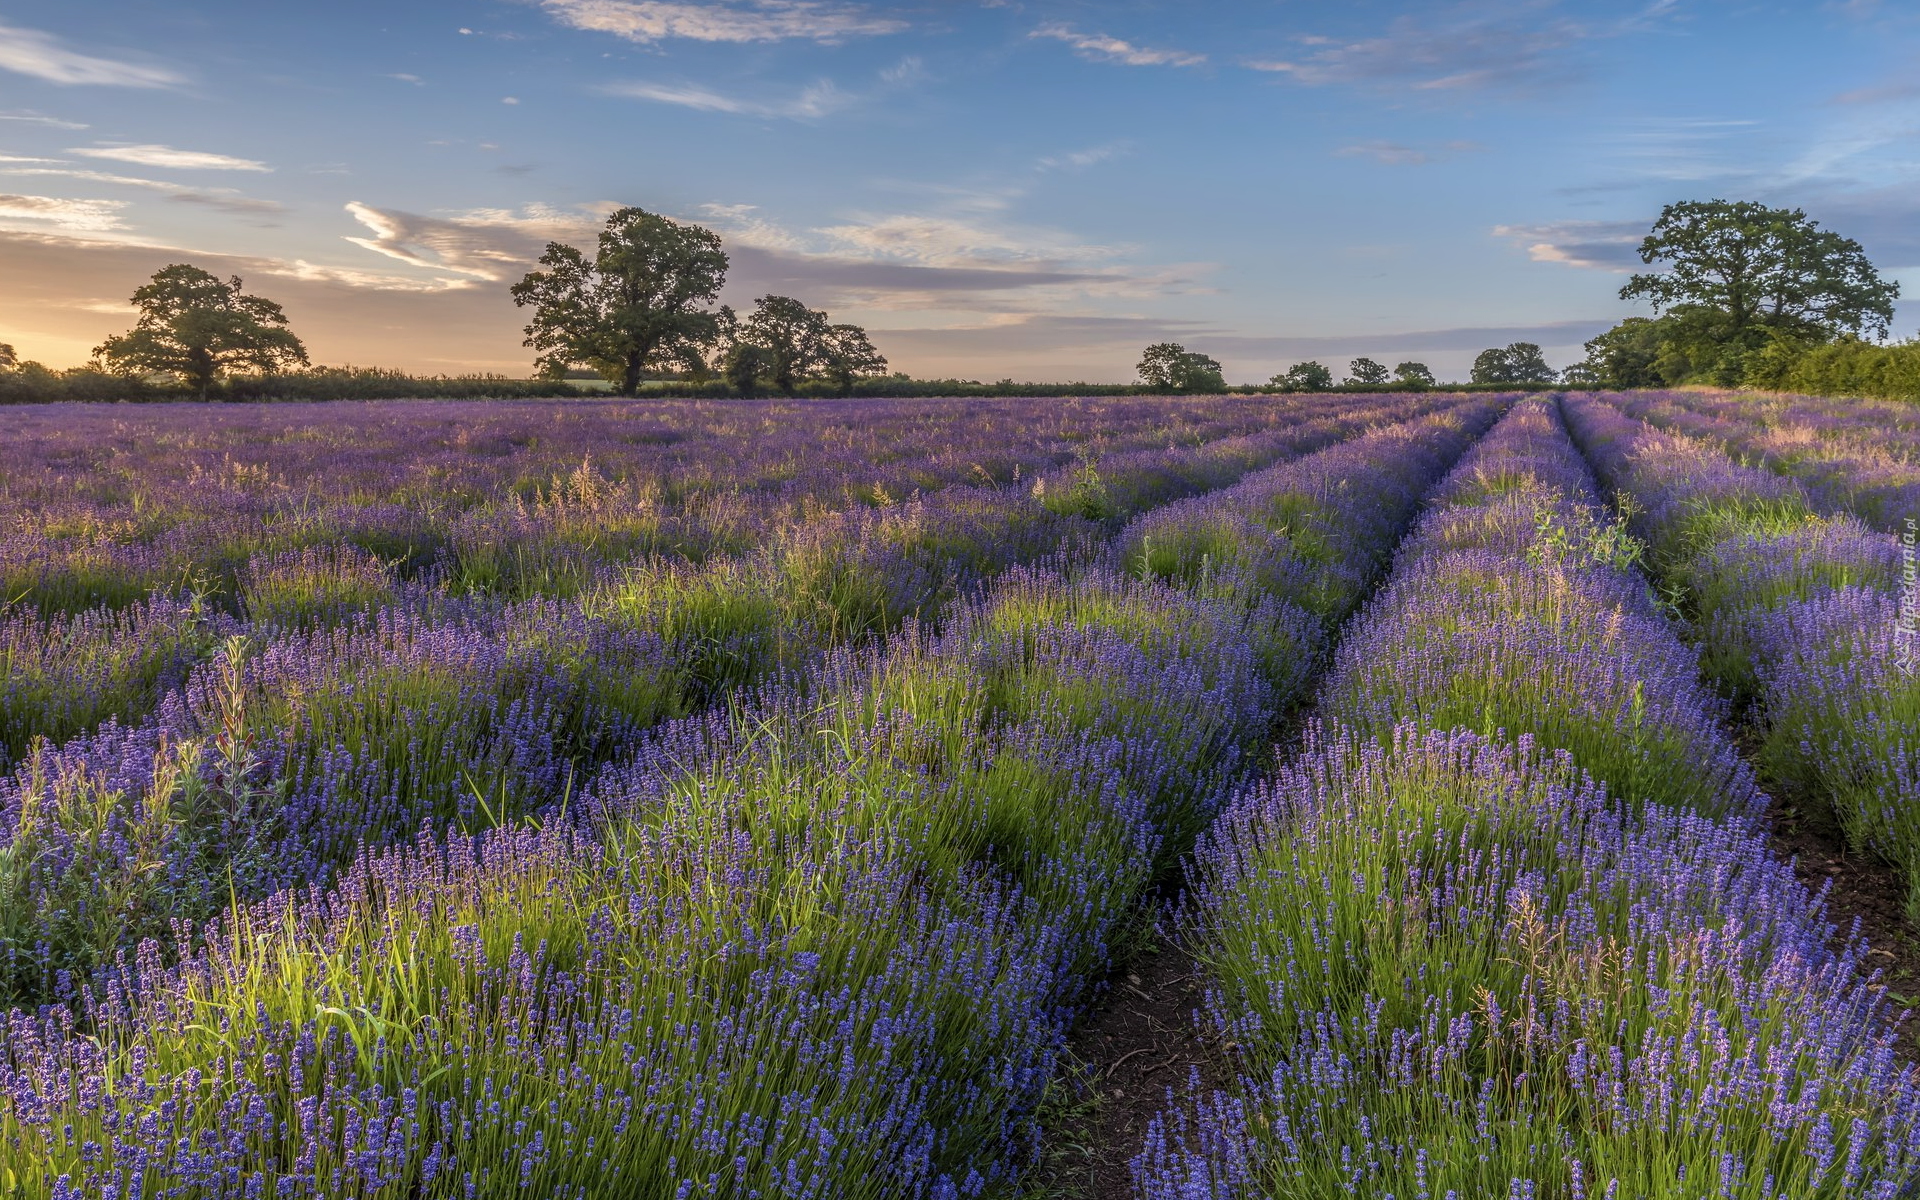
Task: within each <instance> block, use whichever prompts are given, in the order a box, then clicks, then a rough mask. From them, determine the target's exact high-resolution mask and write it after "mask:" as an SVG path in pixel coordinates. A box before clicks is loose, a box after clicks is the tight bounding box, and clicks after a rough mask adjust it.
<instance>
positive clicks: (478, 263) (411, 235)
mask: <svg viewBox="0 0 1920 1200" xmlns="http://www.w3.org/2000/svg"><path fill="white" fill-rule="evenodd" d="M610 207H611V206H608V205H600V206H593V207H589V208H587V209H557V208H551V207H549V206H547V205H542V204H535V205H528V206H527V207H525V208H523V209H519V210H517V211H514V210H507V209H475V210H473V211H471V212H464V213H456V214H453V215H450V216H444V217H442V216H422V215H419V214H415V213H409V212H403V211H400V210H398V209H387V208H376V207H374V206H373V205H371V204H363V203H361V202H360V201H358V200H353V201H349V202H348V204H347V206H346V211H347V212H348V213H349V214H350V215H351V216H352V217H353V219H354V220H356V221H358V222H360V224H361V225H363V226H365V227H366V229H367V230H368V232H369V233H370V234H371V235H372V236H370V237H351V236H350V237H348V238H347V239H346V240H347V241H349V242H351V243H353V244H354V245H356V246H359V247H360V248H362V249H364V250H371V251H373V252H374V253H375V254H382V255H385V256H386V257H388V258H391V259H396V260H398V261H400V262H403V263H407V264H409V265H411V266H415V267H423V268H426V269H428V270H433V271H442V272H447V273H450V274H453V275H456V276H461V277H463V278H461V279H455V280H446V281H443V282H444V285H445V286H449V287H465V286H470V285H471V284H472V283H473V281H475V280H484V281H486V282H490V283H491V282H498V281H500V280H503V279H506V278H507V277H509V276H510V275H513V274H516V273H518V272H520V271H524V270H526V269H527V267H528V266H530V265H531V264H532V263H533V262H534V261H535V260H536V259H538V258H539V257H540V254H541V251H542V250H543V249H544V247H545V246H546V244H547V243H548V242H549V241H566V240H587V239H591V238H592V237H593V236H594V234H595V232H596V230H597V227H598V226H599V224H600V222H601V221H602V220H603V219H604V212H603V211H602V210H604V209H606V208H610Z"/></svg>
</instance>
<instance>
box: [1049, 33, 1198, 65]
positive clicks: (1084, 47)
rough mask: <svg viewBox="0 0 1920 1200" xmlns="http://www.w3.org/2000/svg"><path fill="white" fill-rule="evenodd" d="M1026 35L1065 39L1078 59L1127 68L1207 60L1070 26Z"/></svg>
mask: <svg viewBox="0 0 1920 1200" xmlns="http://www.w3.org/2000/svg"><path fill="white" fill-rule="evenodd" d="M1027 36H1029V37H1036V38H1051V39H1053V40H1054V41H1058V42H1065V43H1066V44H1067V45H1069V46H1071V47H1073V50H1074V53H1076V54H1078V55H1079V56H1080V57H1081V58H1085V59H1091V60H1093V61H1095V62H1117V63H1124V64H1125V65H1127V66H1129V67H1197V66H1200V65H1201V64H1203V63H1205V62H1206V61H1207V56H1206V55H1204V54H1194V53H1191V52H1189V51H1186V50H1156V49H1152V48H1149V47H1145V46H1136V45H1134V44H1133V43H1132V42H1129V41H1125V40H1123V39H1121V38H1117V37H1111V36H1109V35H1107V34H1104V33H1081V32H1079V31H1078V30H1076V29H1074V28H1073V27H1072V26H1070V25H1042V26H1041V27H1040V28H1038V29H1036V30H1034V31H1033V32H1032V33H1031V34H1029V35H1027Z"/></svg>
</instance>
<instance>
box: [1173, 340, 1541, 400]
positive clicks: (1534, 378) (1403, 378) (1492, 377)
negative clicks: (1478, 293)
mask: <svg viewBox="0 0 1920 1200" xmlns="http://www.w3.org/2000/svg"><path fill="white" fill-rule="evenodd" d="M1135 369H1136V370H1137V371H1138V372H1139V375H1140V384H1141V386H1142V387H1145V388H1147V389H1149V390H1153V391H1165V392H1218V391H1225V390H1227V385H1226V380H1225V379H1224V378H1223V377H1222V374H1221V370H1220V364H1219V363H1217V362H1215V361H1214V360H1213V359H1211V358H1209V357H1207V356H1206V355H1204V354H1196V353H1194V352H1192V351H1190V350H1188V349H1187V348H1186V347H1185V346H1182V345H1180V344H1179V343H1178V342H1156V343H1154V344H1153V345H1151V346H1148V347H1147V349H1146V352H1145V353H1144V354H1142V355H1141V357H1140V365H1139V366H1138V367H1137V368H1135ZM1558 378H1559V375H1558V374H1557V373H1556V372H1555V371H1554V370H1553V368H1552V367H1549V366H1548V365H1547V362H1546V359H1545V358H1543V357H1541V354H1540V347H1538V346H1536V345H1534V344H1533V343H1532V342H1515V343H1513V344H1512V345H1510V346H1507V347H1505V348H1501V349H1492V350H1483V351H1481V352H1480V356H1479V357H1478V358H1476V359H1475V360H1474V363H1473V378H1472V380H1471V382H1472V383H1474V384H1476V385H1491V384H1513V385H1520V386H1525V385H1537V384H1548V383H1553V382H1555V381H1556V380H1557V379H1558ZM1265 386H1266V387H1267V388H1269V389H1272V390H1273V391H1277V392H1329V391H1332V390H1334V389H1335V388H1347V389H1354V390H1359V389H1363V388H1394V389H1399V390H1403V391H1418V390H1422V389H1425V388H1432V387H1438V386H1440V383H1439V381H1438V380H1437V379H1435V378H1434V374H1433V370H1432V368H1430V367H1428V366H1427V364H1425V363H1423V362H1403V363H1399V364H1397V365H1396V366H1395V367H1394V368H1393V369H1392V370H1388V369H1387V367H1386V364H1384V363H1379V362H1375V361H1374V360H1373V359H1371V358H1356V359H1354V360H1353V361H1352V362H1350V363H1348V364H1347V376H1346V378H1345V379H1343V380H1340V381H1339V382H1337V383H1336V382H1335V381H1334V378H1333V371H1332V369H1331V368H1329V367H1328V366H1326V365H1325V364H1324V363H1320V362H1316V361H1313V360H1311V359H1310V360H1308V361H1306V362H1300V363H1295V364H1293V365H1292V366H1291V367H1288V368H1287V369H1286V370H1284V371H1282V372H1280V373H1279V374H1277V375H1275V376H1274V377H1273V378H1271V379H1269V380H1268V381H1267V383H1266V385H1265Z"/></svg>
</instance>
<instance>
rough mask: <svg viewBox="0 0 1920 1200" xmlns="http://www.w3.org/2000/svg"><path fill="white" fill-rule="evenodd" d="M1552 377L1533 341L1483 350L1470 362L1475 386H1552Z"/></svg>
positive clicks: (1552, 373)
mask: <svg viewBox="0 0 1920 1200" xmlns="http://www.w3.org/2000/svg"><path fill="white" fill-rule="evenodd" d="M1555 378H1556V376H1555V372H1554V369H1553V368H1552V367H1550V366H1548V365H1547V360H1546V358H1545V356H1543V355H1542V354H1541V353H1540V347H1538V346H1536V345H1534V344H1533V343H1532V342H1514V343H1512V344H1511V345H1508V346H1506V347H1504V348H1501V349H1494V350H1482V351H1481V352H1480V353H1479V355H1478V356H1477V357H1475V358H1474V360H1473V376H1472V380H1473V382H1474V383H1552V382H1553V381H1554V379H1555Z"/></svg>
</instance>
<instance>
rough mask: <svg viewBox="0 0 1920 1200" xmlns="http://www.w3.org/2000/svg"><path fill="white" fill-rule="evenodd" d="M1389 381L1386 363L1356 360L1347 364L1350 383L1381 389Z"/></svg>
mask: <svg viewBox="0 0 1920 1200" xmlns="http://www.w3.org/2000/svg"><path fill="white" fill-rule="evenodd" d="M1387 379H1388V375H1387V368H1386V365H1385V364H1384V363H1377V362H1375V361H1373V360H1372V359H1370V358H1356V359H1354V360H1353V361H1352V362H1350V363H1348V364H1347V382H1348V383H1355V384H1359V385H1360V386H1362V387H1379V386H1380V385H1381V384H1384V383H1385V382H1386V381H1387Z"/></svg>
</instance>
